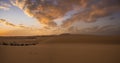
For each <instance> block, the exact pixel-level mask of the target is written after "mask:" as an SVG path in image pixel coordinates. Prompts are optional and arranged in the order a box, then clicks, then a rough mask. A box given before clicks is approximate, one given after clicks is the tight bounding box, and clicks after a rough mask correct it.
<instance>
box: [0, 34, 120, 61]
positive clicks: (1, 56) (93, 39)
mask: <svg viewBox="0 0 120 63" xmlns="http://www.w3.org/2000/svg"><path fill="white" fill-rule="evenodd" d="M3 42H4V43H6V44H7V45H3ZM0 43H1V45H0V63H120V36H95V35H69V34H68V35H55V36H24V37H22V36H15V37H0ZM11 43H15V44H30V45H29V46H26V45H22V46H20V45H17V46H16V45H15V46H14V45H13V44H12V45H11ZM33 44H34V45H33Z"/></svg>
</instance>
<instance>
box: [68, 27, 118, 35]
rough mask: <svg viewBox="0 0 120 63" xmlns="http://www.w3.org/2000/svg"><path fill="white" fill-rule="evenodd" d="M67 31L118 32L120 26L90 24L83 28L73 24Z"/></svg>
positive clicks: (75, 32) (77, 32)
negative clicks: (90, 25)
mask: <svg viewBox="0 0 120 63" xmlns="http://www.w3.org/2000/svg"><path fill="white" fill-rule="evenodd" d="M68 32H70V33H74V34H82V33H85V34H103V35H105V34H109V35H110V34H120V26H117V25H104V26H99V25H97V26H92V27H85V28H77V27H75V26H71V27H69V28H68Z"/></svg>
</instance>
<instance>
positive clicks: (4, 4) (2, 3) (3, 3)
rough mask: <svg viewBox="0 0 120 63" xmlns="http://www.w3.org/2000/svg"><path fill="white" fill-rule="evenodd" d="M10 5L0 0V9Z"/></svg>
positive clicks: (7, 7) (7, 8)
mask: <svg viewBox="0 0 120 63" xmlns="http://www.w3.org/2000/svg"><path fill="white" fill-rule="evenodd" d="M10 7H11V5H10V4H8V3H6V2H3V1H2V0H0V9H2V10H9V9H10Z"/></svg>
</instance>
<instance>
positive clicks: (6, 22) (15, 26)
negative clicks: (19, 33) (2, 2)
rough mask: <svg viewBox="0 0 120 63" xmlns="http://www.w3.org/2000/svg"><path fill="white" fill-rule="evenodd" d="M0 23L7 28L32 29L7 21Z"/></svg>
mask: <svg viewBox="0 0 120 63" xmlns="http://www.w3.org/2000/svg"><path fill="white" fill-rule="evenodd" d="M0 23H1V24H4V25H6V26H9V27H13V28H23V29H30V27H26V26H24V25H15V24H13V23H10V22H8V21H7V20H5V19H0Z"/></svg>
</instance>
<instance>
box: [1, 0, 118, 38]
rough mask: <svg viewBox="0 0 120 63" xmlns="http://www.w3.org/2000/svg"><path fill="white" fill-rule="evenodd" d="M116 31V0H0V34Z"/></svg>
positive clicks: (102, 33) (106, 32) (21, 34)
mask: <svg viewBox="0 0 120 63" xmlns="http://www.w3.org/2000/svg"><path fill="white" fill-rule="evenodd" d="M62 33H72V34H97V35H111V34H116V35H118V34H120V0H0V36H28V35H54V34H62Z"/></svg>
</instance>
